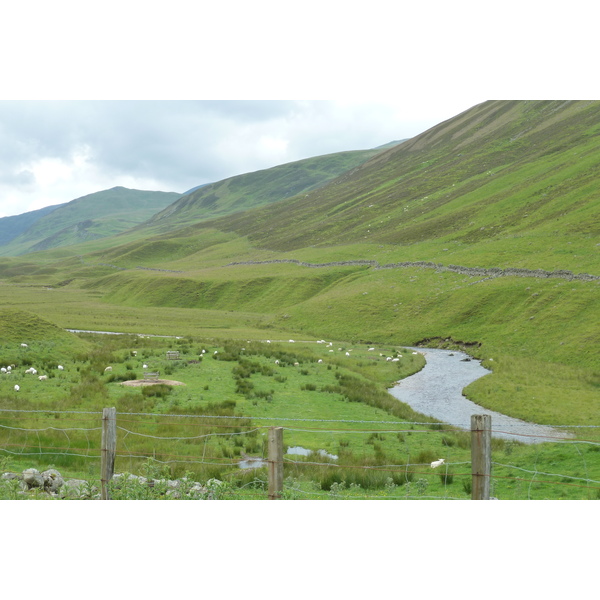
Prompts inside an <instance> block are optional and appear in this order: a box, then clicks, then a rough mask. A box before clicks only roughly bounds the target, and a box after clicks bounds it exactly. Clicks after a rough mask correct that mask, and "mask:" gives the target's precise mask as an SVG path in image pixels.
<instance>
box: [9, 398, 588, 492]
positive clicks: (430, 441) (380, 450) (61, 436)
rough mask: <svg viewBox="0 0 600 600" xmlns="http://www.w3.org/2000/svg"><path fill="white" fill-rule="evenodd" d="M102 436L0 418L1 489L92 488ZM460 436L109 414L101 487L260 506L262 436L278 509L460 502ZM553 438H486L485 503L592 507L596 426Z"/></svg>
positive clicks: (96, 418)
mask: <svg viewBox="0 0 600 600" xmlns="http://www.w3.org/2000/svg"><path fill="white" fill-rule="evenodd" d="M103 427H104V424H103V413H102V412H95V411H88V412H84V411H45V410H5V409H3V410H0V466H2V474H1V476H2V480H0V483H2V484H3V485H4V484H6V483H7V482H10V481H14V480H15V479H19V478H20V477H22V472H23V470H25V469H28V468H34V469H38V470H43V469H49V468H53V469H56V470H59V471H60V472H61V473H63V472H64V473H67V472H68V473H73V474H74V478H81V479H85V480H87V481H89V482H90V485H91V486H93V485H95V486H96V487H97V488H98V489H100V487H101V486H102V483H103V476H102V472H103V471H102V461H103V459H104V454H105V452H106V448H105V447H104V443H103ZM468 427H469V424H466V423H465V424H457V423H454V424H449V423H433V424H432V423H415V422H402V421H398V420H396V421H384V420H381V421H356V420H341V419H340V420H336V419H295V418H293V417H285V418H284V417H282V418H277V419H275V418H270V417H269V418H268V417H252V418H250V417H245V416H235V415H231V414H222V415H195V414H154V413H116V419H115V432H116V433H115V452H114V472H115V473H116V475H115V476H114V478H113V477H109V478H108V479H110V480H111V481H110V484H111V485H112V486H113V492H112V497H113V498H120V497H126V496H125V495H123V494H125V492H123V493H122V494H121V495H119V493H117V491H116V487H115V482H117V481H119V482H120V483H121V485H122V483H123V481H128V480H131V481H135V482H136V484H137V485H138V487H139V486H144V489H145V490H146V492H144V495H139V494H138V496H137V497H147V498H160V497H173V498H177V497H179V498H194V497H197V498H207V497H212V498H233V499H254V498H256V499H266V498H267V497H271V493H270V492H269V489H270V485H271V477H272V471H273V469H274V468H276V467H277V465H276V464H275V462H276V459H274V458H273V456H272V454H271V448H270V446H269V444H270V442H269V432H270V431H272V430H273V429H274V428H281V429H282V435H283V448H282V451H281V457H280V459H277V460H279V462H280V463H281V470H282V473H281V479H282V486H281V489H280V490H279V491H278V492H277V494H276V497H278V498H283V499H382V500H383V499H389V500H400V499H423V500H424V499H439V500H441V499H443V500H466V499H469V498H471V497H472V492H473V481H474V459H473V445H472V435H473V433H472V431H469V430H468ZM562 428H563V429H564V430H565V431H566V430H568V431H573V430H577V437H576V438H575V437H566V436H564V437H557V436H550V435H548V436H531V435H526V434H519V433H514V432H507V431H499V430H494V429H493V427H490V433H491V443H490V452H491V454H490V461H489V462H490V470H489V473H488V474H485V477H486V478H487V479H488V480H489V481H488V484H489V496H490V497H491V498H498V499H599V498H600V441H598V439H597V434H598V427H595V426H581V425H569V426H563V427H562ZM555 429H557V430H558V429H561V428H560V427H556V428H555ZM506 434H510V439H506ZM503 435H504V436H505V437H504V438H503V437H502V436H503ZM532 437H535V438H536V439H535V442H536V443H532V439H531V438H532ZM123 474H130V475H128V477H130V479H124V478H123ZM63 476H64V475H63ZM177 482H179V483H180V484H181V482H187V483H188V485H187V488H186V493H185V494H183V493H180V494H177V493H174V492H175V490H176V489H177V486H176V484H177ZM104 483H109V482H104ZM194 486H195V487H194ZM22 487H23V488H25V486H22ZM193 489H195V491H196V492H197V493H195V494H193V493H192V490H193ZM138 492H139V489H138ZM168 492H173V493H170V494H168ZM21 493H22V494H27V490H26V489H22V490H21Z"/></svg>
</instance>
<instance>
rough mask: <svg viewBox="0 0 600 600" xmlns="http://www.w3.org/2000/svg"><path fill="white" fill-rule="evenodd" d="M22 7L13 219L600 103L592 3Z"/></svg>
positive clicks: (12, 70)
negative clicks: (512, 107)
mask: <svg viewBox="0 0 600 600" xmlns="http://www.w3.org/2000/svg"><path fill="white" fill-rule="evenodd" d="M12 4H14V5H13V6H9V7H4V6H3V8H2V9H0V22H1V23H2V27H3V29H2V31H1V33H2V35H0V56H2V57H3V63H2V66H3V70H2V87H1V88H0V217H1V216H8V215H14V214H21V213H23V212H27V211H30V210H35V209H38V208H41V207H44V206H48V205H53V204H59V203H63V202H68V201H70V200H72V199H75V198H78V197H81V196H83V195H86V194H89V193H93V192H96V191H100V190H103V189H108V188H110V187H113V186H116V185H121V186H125V187H130V188H136V189H149V190H162V191H174V192H184V191H186V190H188V189H189V188H191V187H194V186H196V185H200V184H202V183H208V182H212V181H218V180H220V179H224V178H226V177H230V176H233V175H238V174H241V173H247V172H250V171H254V170H258V169H264V168H268V167H272V166H275V165H278V164H283V163H286V162H290V161H294V160H299V159H302V158H307V157H310V156H317V155H321V154H327V153H331V152H339V151H344V150H357V149H365V148H372V147H376V146H378V145H381V144H385V143H387V142H389V141H392V140H397V139H403V138H410V137H412V136H414V135H417V134H418V133H421V132H422V131H425V130H426V129H428V128H429V127H432V126H434V125H436V124H437V123H440V122H441V121H443V120H445V119H448V118H451V117H453V116H455V115H456V114H458V113H460V112H462V111H464V110H467V109H468V108H470V107H472V106H474V105H475V104H477V103H479V102H483V101H485V100H488V99H527V98H531V99H557V98H558V99H563V98H567V99H579V98H590V97H593V98H596V97H600V90H599V91H598V93H597V92H596V90H593V89H591V90H590V85H592V86H594V85H596V86H597V84H596V83H595V80H596V78H595V77H594V76H593V75H592V74H593V73H595V71H596V69H595V66H594V65H593V64H589V62H588V61H591V60H592V59H593V57H595V56H596V54H597V53H596V50H595V48H594V47H593V44H594V40H595V39H596V33H595V31H594V26H593V23H592V22H593V20H592V19H582V17H581V15H582V13H580V12H578V10H577V9H578V8H580V6H579V5H580V4H581V5H582V6H581V8H583V6H584V4H585V3H583V2H580V1H579V0H572V2H571V3H570V4H569V12H568V13H567V12H565V10H564V6H563V5H560V6H563V9H561V11H558V10H554V8H553V7H554V4H553V3H552V2H544V3H539V2H533V1H532V2H523V1H519V2H516V1H515V0H506V2H505V3H504V4H503V5H502V11H500V10H498V9H497V6H496V5H494V6H490V7H489V8H487V7H484V8H482V7H481V3H474V2H469V1H466V0H456V1H455V2H438V1H437V0H431V1H430V2H428V3H414V2H413V3H410V4H411V5H416V4H419V6H405V5H406V4H408V3H405V2H398V3H390V2H389V1H388V0H386V1H385V2H384V1H382V0H372V1H371V2H370V3H369V4H368V7H367V6H366V5H364V4H363V3H361V4H357V3H353V2H352V0H346V1H345V2H341V1H338V0H318V1H316V0H305V2H303V3H302V5H301V6H297V7H296V8H294V9H292V8H289V9H287V10H282V8H281V7H282V6H283V4H282V3H280V2H273V1H270V0H256V1H254V2H252V3H248V2H239V1H238V0H230V1H228V2H225V3H219V6H215V7H210V8H206V7H203V9H202V11H200V10H198V9H197V7H196V8H194V6H195V5H194V3H191V2H185V1H183V0H171V1H170V2H169V4H168V10H167V9H166V5H165V3H157V2H138V1H135V0H120V1H119V2H115V1H114V0H105V2H103V3H96V2H89V3H81V2H74V1H73V0H56V2H54V3H48V2H41V1H38V0H31V1H30V2H28V3H12ZM556 6H559V5H558V4H556ZM475 9H476V10H475ZM582 84H583V85H582ZM298 99H301V100H298ZM302 99H304V100H302Z"/></svg>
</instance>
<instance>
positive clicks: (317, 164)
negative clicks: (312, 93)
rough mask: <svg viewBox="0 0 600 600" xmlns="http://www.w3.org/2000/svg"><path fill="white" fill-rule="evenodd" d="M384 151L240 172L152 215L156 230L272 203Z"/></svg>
mask: <svg viewBox="0 0 600 600" xmlns="http://www.w3.org/2000/svg"><path fill="white" fill-rule="evenodd" d="M379 152H381V150H380V149H374V150H356V151H352V152H337V153H334V154H327V155H325V156H317V157H313V158H307V159H304V160H299V161H296V162H292V163H287V164H284V165H279V166H277V167H273V168H270V169H263V170H260V171H255V172H253V173H247V174H245V175H238V176H235V177H230V178H228V179H224V180H223V181H219V182H217V183H212V184H210V185H207V186H203V187H201V188H200V189H197V190H195V191H193V192H192V193H190V194H187V195H186V196H184V197H183V198H181V199H180V200H178V201H177V202H175V203H174V204H172V205H171V206H169V207H167V208H165V209H164V210H163V211H161V212H159V213H158V214H156V215H155V216H154V217H153V218H152V219H150V221H149V223H148V224H147V225H148V226H150V227H152V228H153V229H154V230H155V231H170V230H173V229H174V228H176V227H182V226H184V225H189V224H190V223H193V222H196V221H205V220H208V219H213V218H216V217H222V216H226V215H230V214H232V213H241V212H243V211H246V210H249V209H252V208H256V207H260V206H266V205H271V204H272V203H273V202H276V201H279V200H285V199H287V198H290V197H292V196H296V195H298V194H303V193H307V192H309V191H310V190H313V189H316V188H319V187H321V186H323V185H324V184H325V183H327V182H328V181H330V180H332V179H334V178H335V177H337V176H338V175H340V174H341V173H345V172H347V171H350V170H351V169H354V168H355V167H357V166H359V165H360V164H362V163H364V162H365V161H366V160H368V159H369V158H371V157H373V156H375V155H377V154H378V153H379Z"/></svg>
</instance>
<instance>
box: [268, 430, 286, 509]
mask: <svg viewBox="0 0 600 600" xmlns="http://www.w3.org/2000/svg"><path fill="white" fill-rule="evenodd" d="M268 439H269V500H279V499H280V498H281V493H282V492H283V427H269V438H268Z"/></svg>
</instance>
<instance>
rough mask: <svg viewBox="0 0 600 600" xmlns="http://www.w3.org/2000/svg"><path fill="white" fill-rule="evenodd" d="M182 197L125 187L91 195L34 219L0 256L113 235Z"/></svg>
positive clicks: (8, 243)
mask: <svg viewBox="0 0 600 600" xmlns="http://www.w3.org/2000/svg"><path fill="white" fill-rule="evenodd" d="M180 197H181V194H176V193H172V192H151V191H142V190H130V189H127V188H124V187H115V188H112V189H110V190H105V191H102V192H96V193H94V194H89V195H87V196H83V197H82V198H77V199H76V200H72V201H71V202H68V203H66V204H63V205H60V206H59V207H58V208H56V209H55V210H53V211H51V212H50V213H49V214H45V215H43V216H41V217H40V218H37V219H35V221H34V222H33V223H32V224H31V226H30V227H28V228H27V229H25V230H24V231H22V233H20V235H18V236H17V237H15V238H14V239H11V240H10V241H8V242H7V243H5V244H4V245H0V255H4V256H16V255H19V254H25V253H28V252H37V251H41V250H48V249H51V248H58V247H63V246H70V245H73V244H78V243H81V242H84V241H87V240H94V239H98V238H103V237H109V236H113V235H116V234H118V233H120V232H122V231H125V230H128V229H130V228H132V227H134V226H135V225H137V224H139V223H141V222H143V221H146V220H147V219H149V218H150V217H151V216H152V215H154V214H155V213H156V212H158V211H160V210H162V209H163V208H164V207H165V206H167V205H169V204H171V203H172V202H174V201H175V200H177V199H178V198H180ZM1 222H2V220H0V224H1Z"/></svg>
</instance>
